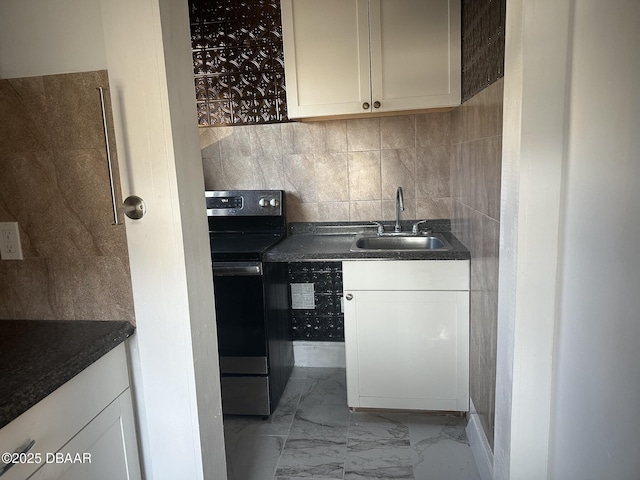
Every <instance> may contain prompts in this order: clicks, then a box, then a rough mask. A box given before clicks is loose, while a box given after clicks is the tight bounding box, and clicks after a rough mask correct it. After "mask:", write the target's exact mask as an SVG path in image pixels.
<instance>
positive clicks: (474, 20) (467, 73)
mask: <svg viewBox="0 0 640 480" xmlns="http://www.w3.org/2000/svg"><path fill="white" fill-rule="evenodd" d="M505 9H506V0H463V2H462V101H465V100H468V99H469V98H471V97H473V96H474V95H475V94H476V93H478V92H479V91H481V90H484V89H485V88H486V87H488V86H489V85H491V84H492V83H493V82H495V81H496V80H498V79H499V78H502V77H503V76H504V27H505Z"/></svg>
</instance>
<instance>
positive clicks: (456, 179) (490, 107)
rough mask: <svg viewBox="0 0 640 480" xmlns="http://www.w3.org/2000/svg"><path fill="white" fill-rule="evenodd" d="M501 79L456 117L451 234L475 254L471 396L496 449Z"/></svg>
mask: <svg viewBox="0 0 640 480" xmlns="http://www.w3.org/2000/svg"><path fill="white" fill-rule="evenodd" d="M502 94H503V81H502V79H500V80H498V81H497V82H495V83H493V84H492V85H491V86H489V87H488V88H485V89H484V90H482V91H481V92H480V93H478V94H477V95H475V96H473V97H472V98H471V99H469V100H468V101H466V102H465V103H463V104H462V106H461V107H459V108H457V109H455V110H454V111H453V112H452V117H451V120H452V122H451V123H452V137H451V138H452V142H451V143H452V161H451V195H452V198H453V215H452V231H453V233H454V234H455V235H456V236H457V237H458V239H460V241H461V242H462V243H464V244H465V245H466V246H467V247H468V248H469V250H470V252H471V292H470V314H471V315H470V323H471V332H470V333H471V334H470V345H469V358H470V375H469V377H470V382H469V391H470V396H471V399H472V400H473V403H474V406H475V407H476V410H477V413H478V416H479V419H480V423H481V425H482V427H483V429H484V431H485V434H486V436H487V439H488V441H489V443H490V445H492V446H493V436H494V426H495V386H496V350H497V325H498V322H497V319H498V256H499V249H500V245H499V238H500V179H501V168H502Z"/></svg>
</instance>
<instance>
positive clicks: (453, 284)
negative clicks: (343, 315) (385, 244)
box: [342, 260, 469, 291]
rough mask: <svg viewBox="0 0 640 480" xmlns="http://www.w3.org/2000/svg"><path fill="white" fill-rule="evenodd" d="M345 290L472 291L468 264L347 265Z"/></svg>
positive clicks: (406, 261)
mask: <svg viewBox="0 0 640 480" xmlns="http://www.w3.org/2000/svg"><path fill="white" fill-rule="evenodd" d="M342 269H343V281H344V290H345V291H346V290H386V291H395V290H458V291H467V290H469V261H468V260H393V261H364V260H363V261H346V262H343V263H342Z"/></svg>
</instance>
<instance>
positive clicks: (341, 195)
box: [316, 153, 349, 202]
mask: <svg viewBox="0 0 640 480" xmlns="http://www.w3.org/2000/svg"><path fill="white" fill-rule="evenodd" d="M347 165H348V163H347V154H346V153H325V154H318V155H316V182H317V185H318V201H319V202H340V201H346V200H349V177H348V168H347Z"/></svg>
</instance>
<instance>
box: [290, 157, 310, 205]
mask: <svg viewBox="0 0 640 480" xmlns="http://www.w3.org/2000/svg"><path fill="white" fill-rule="evenodd" d="M283 169H284V175H285V178H286V179H287V182H288V183H289V185H290V188H292V189H293V190H295V192H296V194H297V196H298V197H299V198H300V199H301V201H302V202H306V203H308V202H316V201H317V198H318V194H317V183H316V161H315V156H314V155H313V154H304V155H302V154H300V155H285V157H284V162H283Z"/></svg>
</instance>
